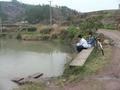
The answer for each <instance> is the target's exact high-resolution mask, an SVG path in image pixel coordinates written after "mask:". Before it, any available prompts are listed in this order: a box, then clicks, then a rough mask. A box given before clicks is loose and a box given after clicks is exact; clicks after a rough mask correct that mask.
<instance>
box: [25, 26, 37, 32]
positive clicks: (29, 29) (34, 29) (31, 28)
mask: <svg viewBox="0 0 120 90" xmlns="http://www.w3.org/2000/svg"><path fill="white" fill-rule="evenodd" d="M27 30H28V32H35V31H37V28H36V27H30V28H28V29H27Z"/></svg>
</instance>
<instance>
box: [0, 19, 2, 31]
mask: <svg viewBox="0 0 120 90" xmlns="http://www.w3.org/2000/svg"><path fill="white" fill-rule="evenodd" d="M0 32H2V19H1V18H0Z"/></svg>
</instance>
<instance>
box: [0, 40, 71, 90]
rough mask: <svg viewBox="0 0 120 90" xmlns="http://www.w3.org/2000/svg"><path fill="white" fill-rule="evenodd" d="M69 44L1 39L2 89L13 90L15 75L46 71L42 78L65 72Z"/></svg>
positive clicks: (0, 72) (0, 68)
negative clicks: (12, 80)
mask: <svg viewBox="0 0 120 90" xmlns="http://www.w3.org/2000/svg"><path fill="white" fill-rule="evenodd" d="M72 52H73V50H72V49H71V47H69V46H68V45H63V44H60V43H54V42H43V41H17V40H6V39H0V90H12V88H13V87H16V84H15V83H13V82H11V79H13V78H15V77H27V76H29V75H32V74H35V73H40V72H41V73H44V75H43V77H42V78H46V77H56V76H60V75H62V74H63V71H64V65H65V64H66V62H67V58H66V57H68V55H69V54H70V53H72Z"/></svg>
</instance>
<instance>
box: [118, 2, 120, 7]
mask: <svg viewBox="0 0 120 90" xmlns="http://www.w3.org/2000/svg"><path fill="white" fill-rule="evenodd" d="M118 9H120V0H119V5H118Z"/></svg>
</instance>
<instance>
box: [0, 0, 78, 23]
mask: <svg viewBox="0 0 120 90" xmlns="http://www.w3.org/2000/svg"><path fill="white" fill-rule="evenodd" d="M49 9H50V7H49V5H28V4H24V3H20V2H18V1H16V0H13V1H11V2H6V1H0V17H1V18H2V20H3V21H4V22H8V23H11V22H12V23H14V22H18V21H22V20H27V21H28V22H29V23H39V22H41V23H48V22H49ZM52 14H53V22H60V21H63V20H67V18H68V17H69V16H73V15H75V14H79V13H78V12H77V11H75V10H72V9H69V8H67V7H64V6H63V7H59V6H56V7H52Z"/></svg>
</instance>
